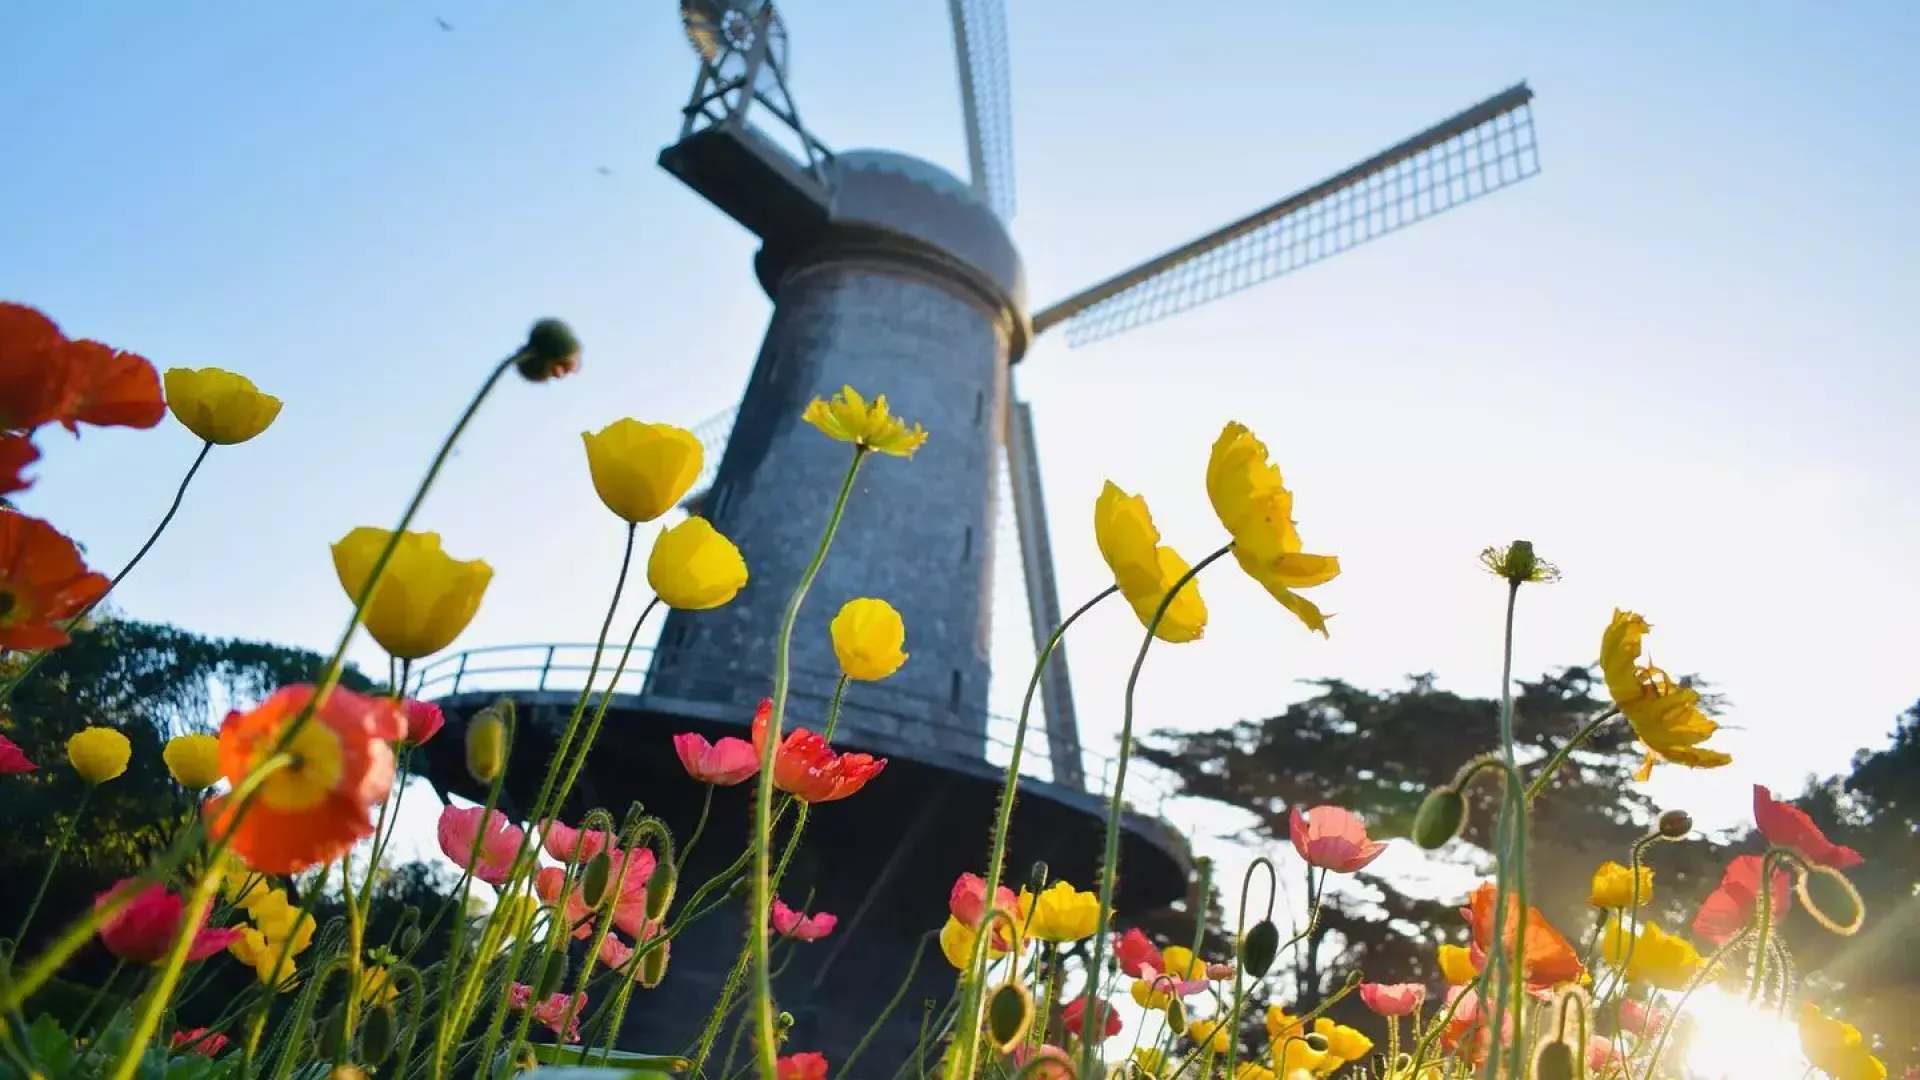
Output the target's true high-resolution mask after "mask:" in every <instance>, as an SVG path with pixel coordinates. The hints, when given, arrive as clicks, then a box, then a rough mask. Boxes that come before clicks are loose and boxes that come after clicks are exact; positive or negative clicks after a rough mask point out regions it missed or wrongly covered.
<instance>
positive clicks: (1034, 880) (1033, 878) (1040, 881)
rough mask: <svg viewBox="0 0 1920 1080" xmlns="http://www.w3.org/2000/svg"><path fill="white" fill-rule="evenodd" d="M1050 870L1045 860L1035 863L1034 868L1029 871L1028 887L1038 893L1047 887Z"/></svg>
mask: <svg viewBox="0 0 1920 1080" xmlns="http://www.w3.org/2000/svg"><path fill="white" fill-rule="evenodd" d="M1048 872H1049V871H1048V869H1047V864H1046V863H1043V862H1037V863H1034V864H1033V869H1031V870H1029V871H1027V887H1028V888H1029V889H1032V890H1033V891H1034V893H1035V894H1036V895H1038V894H1039V892H1040V891H1041V890H1042V889H1045V888H1046V887H1047V874H1048Z"/></svg>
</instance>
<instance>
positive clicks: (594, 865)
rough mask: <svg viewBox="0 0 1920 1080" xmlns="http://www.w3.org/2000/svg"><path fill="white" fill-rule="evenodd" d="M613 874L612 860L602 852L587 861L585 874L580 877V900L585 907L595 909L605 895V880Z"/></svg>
mask: <svg viewBox="0 0 1920 1080" xmlns="http://www.w3.org/2000/svg"><path fill="white" fill-rule="evenodd" d="M612 873H613V858H612V856H610V855H608V854H607V853H606V852H604V851H602V852H600V853H599V854H597V855H595V856H594V857H593V858H591V859H588V860H587V870H586V873H585V874H583V875H581V881H580V898H581V899H582V900H585V901H586V902H587V906H588V907H591V908H597V907H599V906H600V901H601V900H603V899H605V898H606V895H607V878H608V876H609V875H611V874H612Z"/></svg>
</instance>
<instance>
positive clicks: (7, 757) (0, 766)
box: [0, 735, 39, 776]
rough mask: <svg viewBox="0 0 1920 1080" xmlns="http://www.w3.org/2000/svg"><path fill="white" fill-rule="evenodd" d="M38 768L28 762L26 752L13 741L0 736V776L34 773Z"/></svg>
mask: <svg viewBox="0 0 1920 1080" xmlns="http://www.w3.org/2000/svg"><path fill="white" fill-rule="evenodd" d="M38 767H39V766H37V765H35V764H34V763H33V762H31V761H29V760H27V754H26V751H24V750H22V749H20V747H19V746H18V745H16V744H15V743H14V741H13V740H12V739H9V738H7V737H6V736H5V735H0V776H7V775H10V774H13V773H23V772H32V771H33V770H34V769H36V768H38Z"/></svg>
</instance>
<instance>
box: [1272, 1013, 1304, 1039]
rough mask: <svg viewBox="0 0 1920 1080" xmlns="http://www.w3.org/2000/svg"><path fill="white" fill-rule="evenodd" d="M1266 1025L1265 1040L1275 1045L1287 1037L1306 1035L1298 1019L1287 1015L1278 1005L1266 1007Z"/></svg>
mask: <svg viewBox="0 0 1920 1080" xmlns="http://www.w3.org/2000/svg"><path fill="white" fill-rule="evenodd" d="M1266 1023H1267V1039H1268V1041H1270V1042H1275V1043H1277V1042H1279V1041H1280V1040H1281V1039H1284V1038H1286V1037H1287V1036H1289V1035H1303V1034H1305V1033H1306V1028H1304V1027H1302V1026H1301V1024H1300V1018H1299V1017H1297V1016H1290V1015H1288V1013H1287V1010H1285V1009H1283V1008H1281V1007H1280V1006H1278V1005H1269V1006H1267V1016H1266Z"/></svg>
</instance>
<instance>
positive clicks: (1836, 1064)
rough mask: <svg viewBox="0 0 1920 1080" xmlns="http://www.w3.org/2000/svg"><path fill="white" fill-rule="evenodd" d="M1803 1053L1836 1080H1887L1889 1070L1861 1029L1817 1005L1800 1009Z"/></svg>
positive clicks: (1811, 1003)
mask: <svg viewBox="0 0 1920 1080" xmlns="http://www.w3.org/2000/svg"><path fill="white" fill-rule="evenodd" d="M1800 1049H1801V1050H1802V1051H1804V1052H1805V1053H1806V1055H1807V1060H1808V1061H1811V1062H1813V1067H1814V1068H1816V1069H1819V1070H1820V1071H1821V1072H1823V1073H1826V1074H1827V1075H1828V1076H1831V1077H1833V1078H1834V1080H1885V1078H1886V1075H1887V1067H1886V1065H1885V1064H1884V1063H1882V1062H1881V1060H1880V1059H1879V1058H1877V1057H1874V1056H1873V1052H1872V1051H1871V1050H1869V1049H1867V1044H1866V1040H1865V1039H1864V1038H1862V1037H1861V1035H1860V1029H1859V1028H1857V1027H1854V1026H1853V1025H1852V1024H1849V1023H1847V1022H1846V1021H1844V1020H1840V1019H1836V1018H1834V1017H1830V1016H1827V1015H1826V1014H1824V1013H1822V1012H1821V1011H1820V1007H1819V1006H1817V1005H1815V1004H1814V1003H1813V1002H1811V1001H1808V1002H1804V1003H1802V1004H1801V1006H1800Z"/></svg>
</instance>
